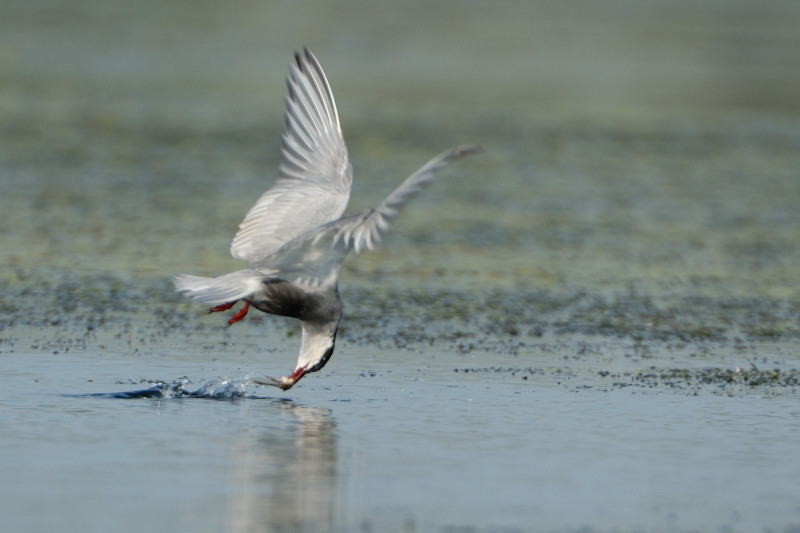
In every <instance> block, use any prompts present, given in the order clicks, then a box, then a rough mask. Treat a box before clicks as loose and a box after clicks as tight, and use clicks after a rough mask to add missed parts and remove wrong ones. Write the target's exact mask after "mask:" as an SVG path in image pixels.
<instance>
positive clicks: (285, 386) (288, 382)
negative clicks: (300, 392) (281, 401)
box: [251, 368, 306, 390]
mask: <svg viewBox="0 0 800 533" xmlns="http://www.w3.org/2000/svg"><path fill="white" fill-rule="evenodd" d="M305 373H306V369H305V368H297V369H295V371H294V372H292V373H291V374H290V375H289V377H288V378H287V377H286V376H281V379H276V378H273V377H271V376H267V379H268V380H269V381H261V380H257V379H254V380H252V381H251V383H254V384H256V385H268V386H272V387H278V388H279V389H281V390H289V389H291V388H292V387H293V386H294V384H295V383H297V382H298V381H300V378H302V377H303V375H304V374H305Z"/></svg>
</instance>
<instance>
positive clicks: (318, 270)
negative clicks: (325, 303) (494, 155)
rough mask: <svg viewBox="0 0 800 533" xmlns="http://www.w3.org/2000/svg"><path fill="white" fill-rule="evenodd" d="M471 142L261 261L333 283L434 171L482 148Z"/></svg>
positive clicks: (306, 279) (313, 281)
mask: <svg viewBox="0 0 800 533" xmlns="http://www.w3.org/2000/svg"><path fill="white" fill-rule="evenodd" d="M481 151H482V149H481V148H480V147H479V146H477V145H474V144H469V145H462V146H459V147H457V148H453V149H452V150H449V151H447V152H443V153H441V154H439V155H438V156H436V157H434V158H433V159H431V160H430V161H429V162H428V163H426V164H425V165H424V166H422V167H421V168H420V169H419V170H417V171H416V172H414V173H413V174H412V175H411V176H409V177H408V178H407V179H406V180H405V181H404V182H403V183H402V184H401V185H400V186H399V187H398V188H397V189H395V190H394V191H393V192H392V193H391V194H390V195H389V196H387V197H386V198H385V199H384V200H383V201H382V202H381V203H380V204H378V206H377V207H376V208H374V209H368V210H366V211H364V212H363V213H360V214H355V215H350V216H347V217H344V218H340V219H338V220H335V221H332V222H329V223H328V224H326V225H324V226H322V227H320V228H316V229H313V230H311V231H309V232H307V233H305V234H304V235H302V236H300V237H298V238H297V239H295V240H293V241H292V242H289V243H287V244H286V245H285V246H283V247H282V248H281V249H280V250H278V251H277V252H276V253H275V254H274V255H273V256H271V257H270V258H269V264H268V265H264V266H268V267H269V268H274V269H276V270H278V271H280V272H281V276H282V277H286V278H287V279H292V280H293V281H295V282H300V283H306V284H308V285H333V284H335V283H336V280H337V279H338V276H339V270H340V269H341V266H342V262H343V261H344V259H345V257H347V254H349V253H350V251H351V250H355V251H356V252H357V253H358V252H360V251H361V250H363V249H364V248H369V249H374V248H375V246H377V245H378V243H380V241H381V238H382V237H383V235H384V234H385V233H386V231H387V230H388V229H389V226H390V225H391V222H392V220H394V217H395V216H396V215H397V213H398V211H399V210H400V208H401V207H403V206H404V205H405V204H406V203H408V202H409V201H410V200H412V199H413V198H414V197H415V196H417V195H418V194H419V193H420V191H422V189H423V188H424V187H425V186H426V185H428V184H429V183H430V182H431V181H432V180H433V178H434V176H435V174H436V172H437V171H438V170H439V169H441V168H442V167H444V166H445V165H447V164H448V163H451V162H453V161H456V160H457V159H460V158H462V157H465V156H467V155H470V154H475V153H478V152H481Z"/></svg>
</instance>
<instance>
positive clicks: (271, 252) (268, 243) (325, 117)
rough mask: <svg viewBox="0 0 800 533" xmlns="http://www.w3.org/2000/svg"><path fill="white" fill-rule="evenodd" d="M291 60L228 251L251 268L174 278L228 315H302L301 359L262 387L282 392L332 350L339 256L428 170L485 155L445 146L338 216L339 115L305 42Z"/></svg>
mask: <svg viewBox="0 0 800 533" xmlns="http://www.w3.org/2000/svg"><path fill="white" fill-rule="evenodd" d="M294 59H295V61H294V63H292V64H290V65H289V77H288V78H287V80H286V81H287V85H288V88H289V95H288V97H287V98H286V129H285V131H284V133H283V135H282V137H281V162H280V167H279V176H278V179H277V180H276V181H275V184H274V185H273V186H272V188H270V189H269V190H267V192H265V193H264V194H263V195H261V197H260V198H259V199H258V201H257V202H256V204H255V205H254V206H253V207H252V208H251V209H250V211H249V212H248V213H247V216H245V218H244V221H242V223H241V224H240V225H239V231H238V232H237V233H236V235H235V236H234V238H233V242H232V243H231V255H233V257H235V258H237V259H242V260H245V261H247V262H248V268H246V269H244V270H238V271H236V272H231V273H229V274H225V275H223V276H220V277H217V278H207V277H200V276H192V275H188V274H179V275H177V276H175V280H174V281H175V288H176V290H177V291H178V292H180V293H183V294H184V295H186V296H188V297H189V298H192V299H194V300H196V301H198V302H202V303H204V304H207V305H210V306H212V307H211V308H210V309H209V312H218V311H226V310H229V309H231V308H232V307H233V306H234V305H236V304H237V303H238V302H244V306H243V307H242V308H241V309H240V310H239V311H238V312H236V313H235V314H234V315H233V316H232V317H231V319H230V320H228V325H231V324H234V323H236V322H238V321H240V320H241V319H242V318H244V317H245V315H246V314H247V312H248V310H249V308H250V307H251V306H252V307H255V308H256V309H258V310H259V311H263V312H265V313H270V314H273V315H280V316H288V317H293V318H296V319H297V320H299V321H300V324H301V327H302V339H301V343H300V354H299V356H298V358H297V365H296V366H295V368H294V370H293V371H292V372H291V373H290V374H289V376H288V377H287V376H283V377H281V378H280V379H276V378H272V377H270V378H267V379H268V380H269V381H254V382H255V383H257V384H260V385H275V386H277V387H280V388H281V389H283V390H287V389H289V388H291V387H292V386H293V385H295V384H296V383H297V382H298V381H299V380H300V378H302V377H303V376H305V375H306V374H308V373H310V372H316V371H317V370H319V369H321V368H322V367H323V366H325V363H327V362H328V360H329V359H330V358H331V355H332V354H333V347H334V343H335V341H336V332H337V331H338V329H339V323H340V322H341V320H342V300H341V298H340V297H339V287H338V284H339V274H340V272H341V268H342V262H343V261H344V259H345V257H347V255H348V254H349V253H350V251H351V250H354V251H355V252H356V253H358V252H360V251H361V250H363V249H365V248H368V249H373V248H374V247H375V246H376V245H377V244H378V243H379V242H380V240H381V238H382V237H383V235H384V234H385V232H386V230H387V229H388V228H389V225H390V223H391V222H392V220H393V219H394V218H395V216H396V215H397V212H398V210H399V209H400V208H401V207H402V206H404V205H405V204H406V203H407V202H408V201H410V200H411V199H412V198H414V197H415V196H417V194H419V192H420V191H421V190H422V188H423V187H425V186H426V185H428V184H429V183H430V182H431V181H432V180H433V178H434V173H435V172H436V171H437V170H439V169H441V168H442V167H444V166H445V165H447V164H448V163H451V162H453V161H455V160H457V159H460V158H462V157H464V156H466V155H470V154H474V153H477V152H480V151H481V148H480V147H479V146H477V145H473V144H467V145H462V146H458V147H456V148H453V149H451V150H448V151H446V152H443V153H441V154H439V155H437V156H436V157H434V158H433V159H431V160H430V161H428V162H427V163H426V164H425V165H423V166H422V167H421V168H420V169H419V170H417V171H416V172H414V173H413V174H412V175H411V176H409V177H408V178H407V179H406V180H405V181H404V182H403V183H402V184H401V185H400V186H399V187H398V188H397V189H395V190H394V191H393V192H392V193H391V194H390V195H389V196H387V197H386V198H385V199H384V200H383V201H382V202H381V203H380V204H378V206H377V207H375V208H372V209H367V210H366V211H363V212H362V213H358V214H354V215H350V216H345V217H343V216H342V214H343V213H344V211H345V208H346V207H347V202H348V200H349V198H350V186H351V184H352V181H353V169H352V166H351V165H350V161H349V159H348V156H347V147H346V145H345V142H344V137H343V136H342V130H341V127H340V126H339V115H338V112H337V110H336V104H335V102H334V100H333V93H332V92H331V88H330V85H329V84H328V80H327V78H326V77H325V73H324V72H323V71H322V67H320V64H319V61H317V58H316V57H314V55H313V54H312V53H311V52H310V51H309V50H308V49H307V48H306V49H304V50H303V53H302V54H301V53H295V57H294Z"/></svg>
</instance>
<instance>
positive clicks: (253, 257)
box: [231, 49, 353, 264]
mask: <svg viewBox="0 0 800 533" xmlns="http://www.w3.org/2000/svg"><path fill="white" fill-rule="evenodd" d="M286 81H287V85H288V88H289V96H288V97H287V99H286V130H285V132H284V133H283V136H282V138H281V164H280V167H279V178H278V180H277V181H276V182H275V184H274V185H273V186H272V188H270V189H269V190H268V191H267V192H265V193H264V194H263V195H261V197H260V198H259V199H258V201H257V202H256V204H255V205H254V206H253V207H252V208H251V209H250V211H249V212H248V213H247V216H245V218H244V220H243V221H242V223H241V224H240V225H239V231H238V232H237V233H236V235H235V236H234V238H233V242H232V243H231V255H233V256H234V257H236V258H238V259H244V260H246V261H248V262H249V263H250V264H254V263H258V262H259V261H262V260H263V259H264V258H266V257H268V256H270V255H271V254H273V253H274V252H276V251H277V250H278V249H280V248H281V247H282V246H283V245H284V244H286V243H287V242H290V241H291V240H292V239H294V238H295V237H298V236H299V235H302V234H303V233H306V232H307V231H310V230H312V229H314V228H316V227H318V226H321V225H324V224H326V223H328V222H330V221H332V220H336V219H337V218H339V217H340V216H341V215H342V213H343V212H344V210H345V208H346V207H347V202H348V200H349V198H350V185H351V183H352V179H353V174H352V168H351V166H350V161H349V158H348V155H347V146H346V145H345V142H344V137H343V135H342V130H341V127H340V125H339V115H338V112H337V111H336V104H335V102H334V99H333V93H332V92H331V88H330V85H329V83H328V80H327V78H326V77H325V73H324V72H323V71H322V68H321V67H320V65H319V62H318V61H317V59H316V57H314V55H313V54H312V53H311V52H310V51H309V50H308V49H304V51H303V53H302V54H300V53H297V54H295V63H293V64H291V65H290V67H289V78H288V79H287V80H286Z"/></svg>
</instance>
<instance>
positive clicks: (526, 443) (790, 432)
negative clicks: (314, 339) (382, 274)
mask: <svg viewBox="0 0 800 533" xmlns="http://www.w3.org/2000/svg"><path fill="white" fill-rule="evenodd" d="M386 355H387V354H385V353H384V354H382V357H374V358H373V357H370V356H368V355H367V354H366V353H358V352H356V353H355V354H349V355H348V356H347V357H344V356H343V357H341V360H340V361H338V363H339V364H338V365H337V366H336V370H335V371H334V372H332V373H331V375H329V376H326V379H324V380H322V379H318V380H313V381H312V380H308V381H307V382H306V383H304V385H305V386H304V387H302V389H301V393H296V392H295V391H292V394H291V397H287V394H286V393H281V394H275V393H276V392H278V391H277V389H263V388H254V389H251V387H247V386H245V384H244V383H243V382H244V380H245V379H246V377H247V376H246V375H244V374H238V375H235V376H233V377H232V378H231V381H232V382H233V383H234V386H233V388H235V389H237V390H240V391H241V394H235V395H233V396H234V398H233V399H231V397H230V396H231V395H230V387H227V386H222V385H221V384H220V382H219V381H215V380H218V376H220V375H221V374H222V373H223V372H225V371H226V369H227V365H225V364H224V363H222V362H218V361H217V362H209V361H207V360H198V359H193V358H189V359H188V360H187V359H186V358H182V359H183V360H182V361H180V362H178V361H175V360H169V359H167V358H156V359H151V358H137V359H136V360H135V361H132V360H131V358H130V357H128V356H119V355H117V356H114V355H104V356H98V355H96V354H92V355H81V356H72V357H64V356H58V355H42V354H20V355H15V356H6V357H4V358H3V359H2V362H3V363H2V364H3V368H2V371H3V375H4V376H6V383H7V385H6V391H5V397H6V398H7V400H6V401H4V412H5V414H4V418H5V419H6V420H5V421H4V424H3V427H4V428H6V429H5V430H4V433H5V437H4V439H3V450H4V452H3V456H2V457H3V459H2V462H3V472H4V482H3V484H2V499H0V501H2V502H3V503H2V504H0V505H2V507H3V515H4V516H5V517H6V527H9V528H11V529H14V530H19V531H50V530H56V529H58V530H73V529H81V530H84V531H100V530H107V529H109V528H114V529H115V530H123V531H128V530H131V531H132V530H139V529H142V528H147V529H164V528H169V529H178V530H189V529H191V530H200V531H219V530H230V531H251V530H267V531H282V530H287V529H288V530H295V529H299V530H303V531H327V530H341V531H351V530H390V531H391V530H397V531H409V530H411V531H415V530H419V531H428V530H452V529H456V530H461V529H462V528H466V530H470V531H472V530H478V531H484V530H487V531H498V530H502V531H527V530H531V529H535V530H546V531H547V530H553V531H563V530H577V529H579V528H581V527H585V526H589V527H590V529H591V530H599V531H604V530H619V529H620V528H621V527H622V526H623V525H624V528H625V530H628V529H631V530H633V529H635V530H664V529H666V530H684V529H690V530H707V531H716V530H740V531H753V530H762V529H765V528H766V529H770V530H781V528H782V527H783V526H785V525H786V524H790V523H793V522H795V521H797V520H798V518H800V516H798V515H799V514H800V509H798V508H797V503H796V502H797V496H798V493H797V483H796V480H797V478H798V475H800V467H799V466H798V465H800V462H798V460H797V459H798V458H799V457H798V449H800V448H799V447H798V444H800V428H799V427H798V425H797V423H796V422H797V416H798V408H797V405H798V404H797V400H798V396H797V394H796V393H792V394H781V395H780V396H779V397H772V398H766V397H764V396H763V395H762V394H759V393H758V392H755V393H748V394H737V395H735V396H729V395H727V394H725V395H715V394H710V393H707V392H704V391H700V392H699V393H694V394H676V393H675V392H674V391H670V390H667V391H665V390H659V389H655V390H652V389H639V390H636V391H634V392H632V391H631V390H629V389H618V388H617V389H610V390H605V391H602V392H599V391H597V390H594V389H593V388H589V387H587V384H588V383H591V382H592V380H591V379H582V380H580V386H579V387H578V388H575V387H574V386H570V385H565V384H564V383H559V382H558V380H555V379H553V378H551V377H549V376H545V377H535V378H532V379H528V380H523V379H519V378H513V377H510V376H509V375H508V374H493V375H478V374H474V375H467V376H466V377H461V378H460V379H454V377H453V374H454V373H453V371H452V369H451V368H450V364H449V363H447V362H442V361H439V360H438V359H439V357H442V356H443V355H444V354H437V355H439V357H436V358H432V356H431V354H414V353H410V354H399V355H398V357H397V358H396V359H400V358H401V357H402V364H391V363H390V362H389V361H388V360H387V359H386V357H385V356H386ZM364 359H366V360H367V361H369V363H368V365H366V366H362V365H364ZM396 359H395V360H396ZM359 360H360V363H361V364H359V363H357V362H356V361H359ZM250 362H251V363H252V364H255V363H256V362H255V361H250ZM134 363H135V364H134ZM21 368H24V371H20V369H21ZM186 368H192V375H193V377H192V378H191V379H189V378H183V380H185V381H188V383H185V384H184V388H185V389H190V390H196V389H198V388H202V387H203V386H204V385H207V384H210V386H209V387H207V391H208V392H209V396H210V398H211V399H199V398H191V397H183V398H175V397H172V398H139V399H118V398H109V397H102V396H91V394H96V393H99V392H112V391H114V392H116V391H132V390H142V389H148V388H150V385H149V384H148V383H147V378H146V377H145V376H154V379H163V378H164V377H165V374H168V375H170V376H175V375H177V374H179V373H180V372H182V371H183V370H185V369H186ZM119 376H129V377H130V378H129V379H130V380H131V381H132V382H126V383H119V380H118V377H119ZM170 376H166V377H170ZM176 379H178V378H176ZM205 380H208V382H206V381H205ZM573 385H574V384H573ZM213 389H216V392H212V390H213ZM75 394H78V395H75ZM87 394H88V395H87ZM215 398H216V399H215ZM12 428H13V430H12Z"/></svg>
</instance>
